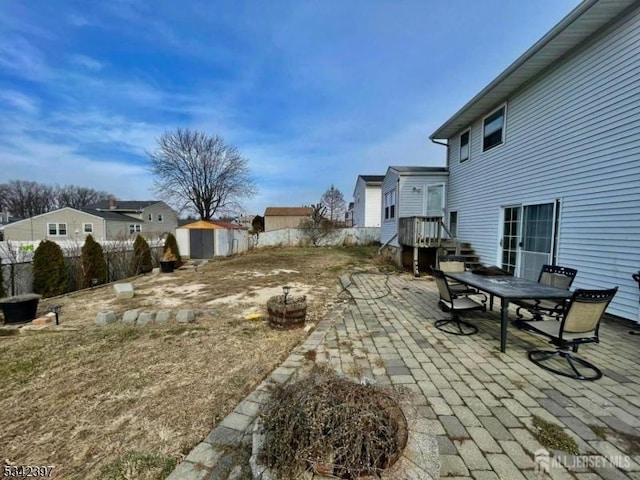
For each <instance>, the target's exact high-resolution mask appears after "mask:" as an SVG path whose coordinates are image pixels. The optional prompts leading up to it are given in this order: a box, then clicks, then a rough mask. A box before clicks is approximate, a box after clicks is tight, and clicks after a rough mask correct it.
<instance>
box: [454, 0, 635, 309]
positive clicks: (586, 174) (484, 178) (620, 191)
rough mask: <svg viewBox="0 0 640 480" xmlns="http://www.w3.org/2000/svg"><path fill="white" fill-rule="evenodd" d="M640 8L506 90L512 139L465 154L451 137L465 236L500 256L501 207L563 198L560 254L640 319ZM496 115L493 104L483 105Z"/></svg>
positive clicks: (485, 257) (586, 284)
mask: <svg viewBox="0 0 640 480" xmlns="http://www.w3.org/2000/svg"><path fill="white" fill-rule="evenodd" d="M639 78H640V10H636V11H635V12H634V13H633V14H632V15H629V16H627V17H626V18H625V20H624V22H622V23H619V24H617V25H615V26H614V27H611V28H610V29H609V30H608V31H606V32H605V33H604V34H603V35H602V36H601V37H600V38H598V39H596V40H594V41H592V42H591V43H590V44H588V45H586V46H585V47H583V48H581V49H578V50H577V51H576V52H575V53H574V54H573V55H572V56H570V57H568V58H567V59H565V60H564V62H563V63H562V64H560V65H558V66H557V67H555V68H554V69H553V70H552V71H550V72H547V74H546V75H545V76H544V77H542V78H540V79H537V81H535V82H533V83H531V84H530V85H529V86H528V87H527V88H526V89H525V90H522V91H521V92H519V93H518V94H516V95H514V96H513V97H512V98H509V99H508V101H507V112H506V128H505V132H506V141H505V143H504V144H503V145H501V146H498V147H495V148H494V149H491V150H489V151H487V152H482V151H481V143H482V142H481V141H482V139H481V135H482V119H479V120H478V121H476V122H475V123H474V124H473V125H472V126H471V155H470V159H469V160H467V161H466V162H464V163H460V162H459V136H458V135H456V136H455V137H452V138H450V139H449V144H450V148H449V154H448V166H449V169H450V178H449V189H448V194H447V205H448V210H449V211H451V210H457V211H458V237H459V238H460V239H462V240H464V241H469V242H471V243H472V244H473V248H474V249H475V251H476V252H477V253H478V255H479V256H480V259H481V261H482V262H483V263H485V264H499V261H500V260H499V258H498V252H499V245H498V242H499V232H500V221H501V218H500V207H501V206H505V205H518V204H535V203H550V202H553V201H555V200H556V199H559V200H560V202H561V210H560V225H559V231H558V235H559V241H558V259H557V262H558V264H560V265H565V266H569V267H574V268H577V269H578V276H577V277H576V280H575V283H574V286H575V287H578V288H580V287H582V288H590V287H593V288H606V287H612V286H615V285H618V286H619V287H620V290H619V291H618V294H617V295H616V297H615V298H614V301H613V303H612V304H611V306H610V308H609V312H610V313H612V314H615V315H619V316H621V317H624V318H627V319H630V320H640V309H639V306H638V285H637V284H636V283H635V282H634V281H633V280H632V278H631V274H632V273H634V272H636V271H638V270H639V269H640V81H638V79H639ZM486 113H490V112H486ZM460 133H462V132H460Z"/></svg>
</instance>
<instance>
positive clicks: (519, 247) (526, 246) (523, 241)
mask: <svg viewBox="0 0 640 480" xmlns="http://www.w3.org/2000/svg"><path fill="white" fill-rule="evenodd" d="M558 206H559V202H558V201H556V202H555V203H543V204H537V205H524V206H522V205H517V206H509V207H503V224H502V237H501V240H500V245H501V247H502V256H501V261H502V263H501V267H502V269H504V270H507V271H508V272H510V273H512V274H514V275H516V276H518V277H522V278H526V279H528V280H533V281H537V280H538V275H539V274H540V269H541V268H542V265H545V264H554V263H555V261H554V259H555V244H556V241H555V239H556V230H557V228H556V227H557V222H558V210H559V209H558Z"/></svg>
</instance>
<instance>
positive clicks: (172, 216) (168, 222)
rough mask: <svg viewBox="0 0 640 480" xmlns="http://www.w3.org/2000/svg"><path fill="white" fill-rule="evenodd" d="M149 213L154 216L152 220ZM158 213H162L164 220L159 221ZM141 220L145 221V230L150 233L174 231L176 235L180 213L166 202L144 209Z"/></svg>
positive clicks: (159, 233)
mask: <svg viewBox="0 0 640 480" xmlns="http://www.w3.org/2000/svg"><path fill="white" fill-rule="evenodd" d="M149 214H151V216H152V220H151V221H149ZM158 215H162V222H158ZM141 220H142V221H143V222H144V223H145V224H144V226H143V227H142V228H143V230H144V231H145V232H146V233H149V234H157V235H161V234H163V233H173V234H174V235H175V231H176V228H178V215H177V214H176V212H174V211H173V209H171V207H169V205H167V204H166V203H164V202H159V203H156V204H153V205H151V206H149V207H147V208H145V209H143V211H142V215H141Z"/></svg>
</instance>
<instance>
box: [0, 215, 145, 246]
mask: <svg viewBox="0 0 640 480" xmlns="http://www.w3.org/2000/svg"><path fill="white" fill-rule="evenodd" d="M142 224H143V222H142V220H139V219H136V218H131V217H128V216H126V215H122V214H119V213H115V212H100V211H95V210H94V211H90V210H77V209H75V208H71V207H65V208H60V209H58V210H54V211H52V212H47V213H43V214H41V215H35V216H33V217H30V218H27V219H24V220H19V221H17V222H13V223H10V224H8V225H5V226H4V240H5V241H11V240H45V239H46V240H76V239H77V240H80V241H82V242H84V238H85V237H86V236H87V235H89V234H91V235H93V236H94V237H95V239H96V240H111V239H115V238H118V237H119V236H122V235H128V234H129V233H131V232H137V231H141V228H142Z"/></svg>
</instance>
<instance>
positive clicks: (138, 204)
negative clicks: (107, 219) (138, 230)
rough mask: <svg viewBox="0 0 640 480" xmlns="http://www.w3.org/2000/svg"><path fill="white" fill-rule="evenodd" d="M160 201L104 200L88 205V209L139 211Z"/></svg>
mask: <svg viewBox="0 0 640 480" xmlns="http://www.w3.org/2000/svg"><path fill="white" fill-rule="evenodd" d="M156 203H160V200H102V201H100V202H97V203H93V204H91V205H87V209H88V210H116V211H118V210H120V211H127V212H132V211H133V212H137V211H140V210H143V209H145V208H147V207H150V206H151V205H155V204H156Z"/></svg>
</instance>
